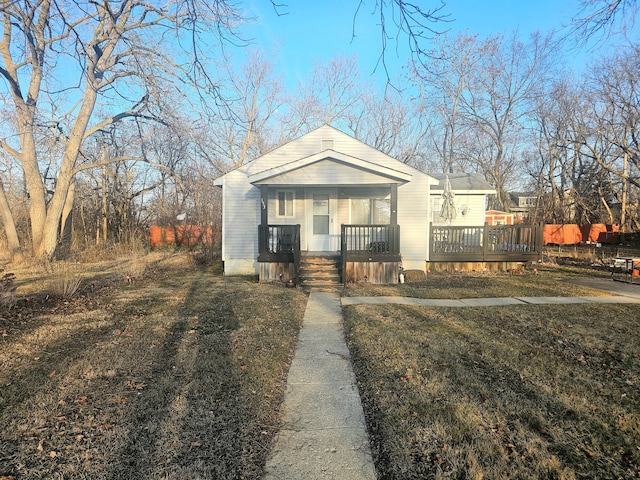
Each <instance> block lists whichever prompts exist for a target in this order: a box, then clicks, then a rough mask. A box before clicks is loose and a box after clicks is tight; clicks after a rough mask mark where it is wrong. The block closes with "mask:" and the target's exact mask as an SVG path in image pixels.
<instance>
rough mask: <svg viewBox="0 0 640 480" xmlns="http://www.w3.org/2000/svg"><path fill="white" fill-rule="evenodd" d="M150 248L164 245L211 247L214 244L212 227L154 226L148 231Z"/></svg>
mask: <svg viewBox="0 0 640 480" xmlns="http://www.w3.org/2000/svg"><path fill="white" fill-rule="evenodd" d="M149 240H150V243H151V246H152V247H161V246H165V245H197V244H205V245H211V244H212V243H214V233H213V227H211V226H199V225H179V226H177V227H161V226H158V225H154V226H152V227H151V228H150V229H149Z"/></svg>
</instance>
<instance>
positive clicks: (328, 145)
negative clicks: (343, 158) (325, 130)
mask: <svg viewBox="0 0 640 480" xmlns="http://www.w3.org/2000/svg"><path fill="white" fill-rule="evenodd" d="M321 149H322V151H325V150H333V140H322V147H321Z"/></svg>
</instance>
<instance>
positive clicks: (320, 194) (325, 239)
mask: <svg viewBox="0 0 640 480" xmlns="http://www.w3.org/2000/svg"><path fill="white" fill-rule="evenodd" d="M334 199H335V197H334V196H333V195H332V191H331V190H313V191H312V192H311V195H310V198H309V200H310V209H309V215H308V217H307V218H308V219H309V222H308V224H309V247H308V248H309V250H310V251H314V252H327V251H333V250H335V249H336V248H335V246H334V245H333V242H332V238H333V236H334V235H333V209H334V205H333V203H334Z"/></svg>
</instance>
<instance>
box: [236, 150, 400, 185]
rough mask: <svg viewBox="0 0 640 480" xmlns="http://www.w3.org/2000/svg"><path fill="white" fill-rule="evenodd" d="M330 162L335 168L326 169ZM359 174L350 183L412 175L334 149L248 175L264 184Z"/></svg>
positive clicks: (331, 179)
mask: <svg viewBox="0 0 640 480" xmlns="http://www.w3.org/2000/svg"><path fill="white" fill-rule="evenodd" d="M329 165H331V166H332V167H333V169H332V170H331V171H330V170H329V169H328V168H326V167H327V166H329ZM314 167H321V168H314ZM303 168H305V169H307V170H305V173H304V174H303V173H302V172H301V171H300V170H301V169H303ZM349 170H351V172H350V171H349ZM323 174H324V175H323ZM356 175H357V176H358V177H359V178H357V179H355V180H350V181H349V182H348V183H381V182H385V183H389V182H390V181H391V182H397V183H406V182H408V181H410V180H411V177H412V175H411V174H408V173H406V172H401V171H399V170H396V169H393V168H388V167H384V166H381V165H379V164H375V163H372V162H369V161H367V160H363V159H361V158H356V157H353V156H350V155H346V154H344V153H340V152H336V151H335V150H324V151H322V152H319V153H316V154H314V155H310V156H308V157H305V158H300V159H297V160H293V161H291V162H288V163H285V164H282V165H278V166H276V167H273V168H269V169H267V170H263V171H261V172H257V173H254V174H253V175H249V182H250V183H252V184H254V185H259V184H261V183H270V184H273V183H289V184H323V183H328V184H335V181H336V178H337V177H339V178H340V179H341V180H342V181H344V180H346V178H345V177H355V176H356Z"/></svg>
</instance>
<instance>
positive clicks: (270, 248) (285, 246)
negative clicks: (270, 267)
mask: <svg viewBox="0 0 640 480" xmlns="http://www.w3.org/2000/svg"><path fill="white" fill-rule="evenodd" d="M258 262H294V263H295V264H296V265H295V269H296V278H297V277H298V273H297V272H298V270H299V268H300V225H259V226H258Z"/></svg>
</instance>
